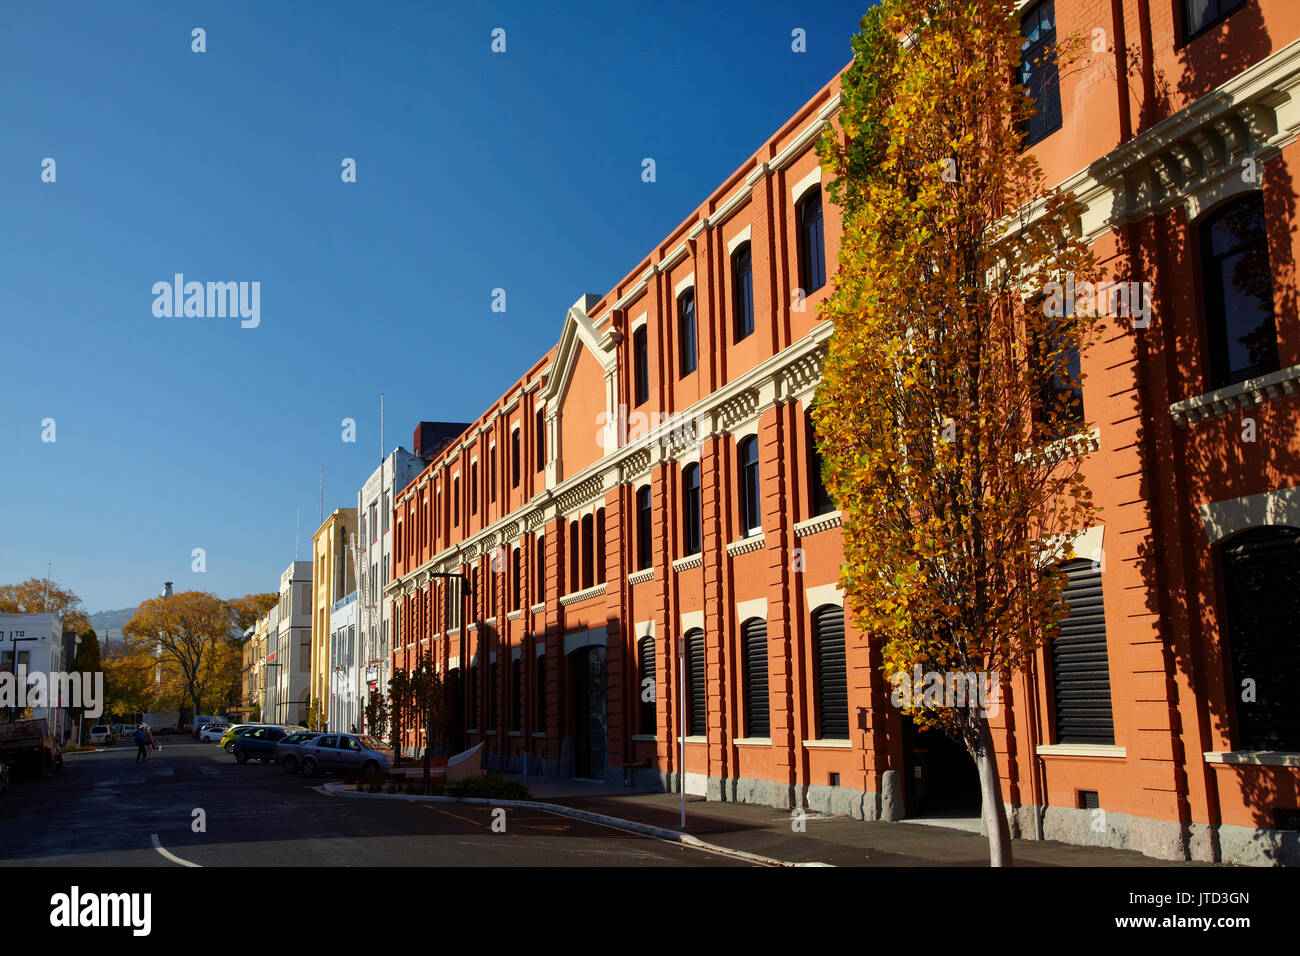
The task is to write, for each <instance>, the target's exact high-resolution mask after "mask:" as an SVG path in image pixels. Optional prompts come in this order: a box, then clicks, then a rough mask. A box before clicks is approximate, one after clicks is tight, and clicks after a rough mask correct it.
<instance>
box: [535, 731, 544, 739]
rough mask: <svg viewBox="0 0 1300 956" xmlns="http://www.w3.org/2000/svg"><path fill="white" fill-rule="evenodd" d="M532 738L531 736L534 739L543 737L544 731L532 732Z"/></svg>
mask: <svg viewBox="0 0 1300 956" xmlns="http://www.w3.org/2000/svg"><path fill="white" fill-rule="evenodd" d="M532 736H533V737H534V738H538V737H545V736H546V731H544V730H534V731H533V733H532Z"/></svg>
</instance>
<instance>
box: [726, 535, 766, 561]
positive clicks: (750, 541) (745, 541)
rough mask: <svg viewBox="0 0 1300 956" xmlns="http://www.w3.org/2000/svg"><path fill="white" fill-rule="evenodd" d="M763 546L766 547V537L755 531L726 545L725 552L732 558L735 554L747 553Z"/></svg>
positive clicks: (759, 549) (758, 549)
mask: <svg viewBox="0 0 1300 956" xmlns="http://www.w3.org/2000/svg"><path fill="white" fill-rule="evenodd" d="M765 547H767V539H766V538H764V537H763V535H762V534H761V533H755V534H753V535H751V536H750V537H747V538H741V539H740V540H739V541H733V542H731V544H729V545H727V554H728V555H730V556H731V557H733V558H734V557H736V556H737V555H741V554H749V552H751V551H761V550H762V549H763V548H765Z"/></svg>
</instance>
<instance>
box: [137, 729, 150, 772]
mask: <svg viewBox="0 0 1300 956" xmlns="http://www.w3.org/2000/svg"><path fill="white" fill-rule="evenodd" d="M135 744H136V747H137V748H138V749H137V750H136V753H135V762H136V763H139V762H140V761H142V760H148V759H149V751H148V748H149V734H148V732H147V731H146V730H145V726H144V724H141V725H140V726H139V727H137V728H136V731H135Z"/></svg>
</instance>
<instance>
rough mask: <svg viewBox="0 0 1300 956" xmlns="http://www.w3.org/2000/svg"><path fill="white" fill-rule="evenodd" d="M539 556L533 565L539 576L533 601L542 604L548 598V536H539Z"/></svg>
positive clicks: (537, 550) (537, 552) (537, 551)
mask: <svg viewBox="0 0 1300 956" xmlns="http://www.w3.org/2000/svg"><path fill="white" fill-rule="evenodd" d="M535 553H536V555H537V558H536V560H535V562H534V564H533V567H534V568H536V569H537V573H536V575H535V577H536V578H537V591H536V593H535V594H534V595H533V603H534V604H541V603H542V602H543V601H545V600H546V536H545V535H540V534H539V535H538V536H537V548H536V551H535Z"/></svg>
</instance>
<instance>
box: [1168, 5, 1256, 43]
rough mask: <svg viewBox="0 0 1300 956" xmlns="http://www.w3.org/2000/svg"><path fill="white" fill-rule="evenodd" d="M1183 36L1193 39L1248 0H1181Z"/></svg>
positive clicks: (1220, 21)
mask: <svg viewBox="0 0 1300 956" xmlns="http://www.w3.org/2000/svg"><path fill="white" fill-rule="evenodd" d="M1181 2H1182V5H1183V37H1184V38H1185V39H1187V40H1191V39H1193V38H1195V37H1197V36H1199V35H1200V34H1202V33H1205V32H1206V31H1207V30H1210V29H1211V28H1213V27H1216V26H1218V25H1219V24H1220V23H1222V22H1223V21H1224V20H1226V19H1227V18H1228V15H1229V14H1232V13H1236V12H1237V11H1238V10H1240V9H1241V8H1242V7H1244V6H1245V5H1246V0H1181Z"/></svg>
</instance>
